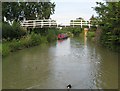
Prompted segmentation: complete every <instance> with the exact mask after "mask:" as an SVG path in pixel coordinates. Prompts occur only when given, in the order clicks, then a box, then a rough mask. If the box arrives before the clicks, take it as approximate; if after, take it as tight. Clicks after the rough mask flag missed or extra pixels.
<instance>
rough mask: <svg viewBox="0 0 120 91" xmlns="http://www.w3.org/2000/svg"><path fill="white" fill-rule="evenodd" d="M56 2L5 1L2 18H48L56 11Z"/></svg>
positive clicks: (10, 19)
mask: <svg viewBox="0 0 120 91" xmlns="http://www.w3.org/2000/svg"><path fill="white" fill-rule="evenodd" d="M54 8H55V3H51V2H3V3H2V16H3V17H2V18H4V17H6V19H7V20H9V21H13V20H14V19H16V20H21V19H23V18H26V19H44V18H45V19H48V18H50V15H51V14H53V13H54V11H55V10H54Z"/></svg>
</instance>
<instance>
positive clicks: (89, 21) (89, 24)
mask: <svg viewBox="0 0 120 91" xmlns="http://www.w3.org/2000/svg"><path fill="white" fill-rule="evenodd" d="M90 26H91V24H90V20H89V28H90Z"/></svg>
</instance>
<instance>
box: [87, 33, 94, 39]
mask: <svg viewBox="0 0 120 91" xmlns="http://www.w3.org/2000/svg"><path fill="white" fill-rule="evenodd" d="M87 37H90V38H92V37H95V32H91V31H89V32H88V34H87Z"/></svg>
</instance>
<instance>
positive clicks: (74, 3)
mask: <svg viewBox="0 0 120 91" xmlns="http://www.w3.org/2000/svg"><path fill="white" fill-rule="evenodd" d="M51 2H55V4H56V6H55V13H54V14H53V15H51V18H52V19H53V20H56V21H57V23H58V24H62V25H69V23H70V20H75V19H76V18H79V17H82V18H84V19H85V20H89V19H90V17H91V16H92V15H94V16H97V14H96V12H95V10H94V9H93V8H92V7H95V6H96V2H103V0H51Z"/></svg>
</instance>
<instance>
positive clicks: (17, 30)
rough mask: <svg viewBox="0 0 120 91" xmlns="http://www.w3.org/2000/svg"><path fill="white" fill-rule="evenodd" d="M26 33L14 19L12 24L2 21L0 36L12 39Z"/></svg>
mask: <svg viewBox="0 0 120 91" xmlns="http://www.w3.org/2000/svg"><path fill="white" fill-rule="evenodd" d="M25 34H26V30H24V29H23V28H21V27H20V23H19V22H16V21H14V22H13V24H12V26H11V25H10V24H9V23H7V22H3V23H2V36H3V38H5V39H11V40H12V39H14V38H16V39H17V38H21V37H22V36H24V35H25Z"/></svg>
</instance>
